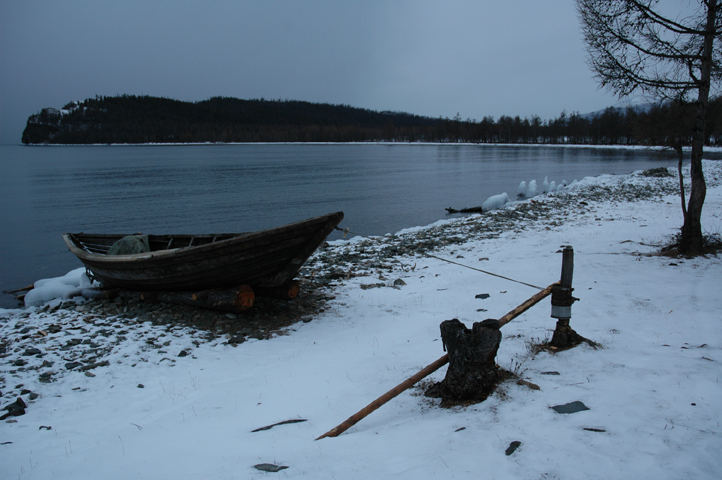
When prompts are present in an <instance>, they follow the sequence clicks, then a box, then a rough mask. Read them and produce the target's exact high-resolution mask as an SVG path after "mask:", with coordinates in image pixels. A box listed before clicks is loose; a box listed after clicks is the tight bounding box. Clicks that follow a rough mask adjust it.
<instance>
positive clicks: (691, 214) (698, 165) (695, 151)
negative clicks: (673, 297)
mask: <svg viewBox="0 0 722 480" xmlns="http://www.w3.org/2000/svg"><path fill="white" fill-rule="evenodd" d="M716 17H717V2H716V1H713V2H709V4H708V7H707V25H706V28H705V35H704V46H703V50H702V64H701V72H700V73H701V75H700V77H701V78H700V79H699V81H698V85H699V89H698V90H697V91H698V96H697V114H696V117H695V121H694V130H693V134H692V156H691V162H690V177H691V180H692V188H691V189H690V193H689V201H688V202H687V214H686V215H685V217H684V225H682V235H681V237H680V240H679V250H680V252H681V253H686V254H697V253H701V252H702V249H703V248H704V238H703V236H702V222H701V217H702V205H703V204H704V199H705V196H706V195H707V185H706V184H705V181H704V173H703V172H702V153H703V149H704V140H705V117H706V114H707V107H708V105H709V89H710V77H711V72H712V47H713V44H714V38H715V21H716Z"/></svg>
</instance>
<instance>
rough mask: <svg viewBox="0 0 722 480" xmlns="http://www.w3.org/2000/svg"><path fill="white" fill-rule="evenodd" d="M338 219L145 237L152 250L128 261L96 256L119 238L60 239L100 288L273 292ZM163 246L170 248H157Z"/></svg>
mask: <svg viewBox="0 0 722 480" xmlns="http://www.w3.org/2000/svg"><path fill="white" fill-rule="evenodd" d="M342 219H343V213H342V212H336V213H330V214H328V215H323V216H320V217H315V218H310V219H308V220H304V221H302V222H297V223H293V224H290V225H285V226H283V227H278V228H274V229H271V230H263V231H259V232H254V233H244V234H217V235H213V234H210V235H149V238H150V244H151V247H152V250H151V251H150V252H147V253H136V254H131V255H108V254H105V253H102V252H103V251H104V249H106V248H109V247H110V245H112V243H113V242H115V241H116V240H118V239H120V238H122V237H123V236H124V235H102V234H84V233H76V234H71V233H66V234H64V235H63V239H64V240H65V243H66V244H67V246H68V248H69V249H70V251H71V252H72V253H73V254H75V255H76V256H77V257H78V258H79V259H80V261H81V262H83V264H84V265H85V266H86V267H87V268H88V270H89V271H90V272H91V274H92V275H93V277H94V278H95V279H96V280H98V281H100V282H101V283H102V285H103V286H104V287H106V288H122V289H129V290H141V291H142V290H204V289H212V288H223V287H231V286H235V285H241V284H248V285H254V286H261V287H275V286H280V285H283V284H284V283H286V282H288V281H290V280H291V279H293V277H294V276H295V275H296V274H297V273H298V270H299V269H300V268H301V266H302V265H303V264H304V262H305V261H306V260H307V259H308V257H309V256H311V254H312V253H313V252H314V251H315V250H316V249H317V248H318V246H319V245H321V243H322V242H323V241H324V240H325V238H326V237H327V236H328V235H329V233H331V231H333V229H334V228H335V227H336V226H337V225H338V224H339V222H340V221H341V220H342ZM194 241H195V242H196V243H197V244H196V245H194V244H193V242H194ZM174 242H175V243H174ZM186 242H187V244H188V245H186ZM165 245H167V246H168V247H170V248H159V246H165ZM176 245H180V246H176ZM106 251H107V250H106Z"/></svg>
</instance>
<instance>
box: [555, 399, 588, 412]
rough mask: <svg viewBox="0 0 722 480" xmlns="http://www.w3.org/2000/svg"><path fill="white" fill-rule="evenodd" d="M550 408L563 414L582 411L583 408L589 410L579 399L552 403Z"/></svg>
mask: <svg viewBox="0 0 722 480" xmlns="http://www.w3.org/2000/svg"><path fill="white" fill-rule="evenodd" d="M551 408H552V409H553V410H554V411H555V412H557V413H564V414H570V413H577V412H583V411H584V410H589V407H587V406H586V405H584V404H583V403H582V402H580V401H579V400H575V401H573V402H569V403H565V404H563V405H554V406H553V407H551Z"/></svg>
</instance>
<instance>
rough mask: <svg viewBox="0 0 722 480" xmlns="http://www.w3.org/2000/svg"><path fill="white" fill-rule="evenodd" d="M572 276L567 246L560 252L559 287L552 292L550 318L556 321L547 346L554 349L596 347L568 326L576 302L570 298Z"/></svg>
mask: <svg viewBox="0 0 722 480" xmlns="http://www.w3.org/2000/svg"><path fill="white" fill-rule="evenodd" d="M573 276H574V249H573V248H572V247H571V246H570V245H567V246H566V247H564V250H562V274H561V279H560V280H559V285H558V286H557V287H555V288H554V289H553V291H552V313H551V316H552V318H556V319H557V325H556V328H555V329H554V335H552V340H551V342H549V345H550V346H552V347H554V348H556V349H566V348H571V347H575V346H577V345H579V344H580V343H582V342H586V343H588V344H589V345H592V346H596V343H594V342H592V341H591V340H589V339H586V338H584V337H582V336H581V335H579V334H578V333H577V332H575V331H574V329H572V327H570V326H569V320H571V318H572V303H574V301H575V300H576V299H575V298H574V297H573V296H572V291H573V290H574V289H573V288H572V277H573Z"/></svg>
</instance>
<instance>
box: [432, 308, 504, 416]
mask: <svg viewBox="0 0 722 480" xmlns="http://www.w3.org/2000/svg"><path fill="white" fill-rule="evenodd" d="M440 328H441V339H442V341H443V343H444V348H445V349H446V350H447V351H448V353H449V368H448V369H447V371H446V377H445V378H444V380H442V381H441V382H439V383H436V384H434V385H432V386H431V387H429V388H428V389H427V390H426V393H425V394H426V396H428V397H437V398H438V397H440V398H442V400H443V402H442V405H443V404H444V403H447V404H448V403H452V404H453V403H458V402H465V401H475V402H480V401H482V400H484V399H485V398H486V397H488V396H489V394H491V393H492V392H493V391H494V389H495V388H496V385H497V384H498V383H499V381H500V380H501V377H502V376H501V372H500V369H499V367H498V366H497V365H496V361H495V359H496V352H497V350H498V349H499V344H500V343H501V331H500V330H499V322H498V321H497V320H494V319H488V320H484V321H483V322H476V323H474V325H473V326H472V328H471V330H469V329H468V328H466V326H465V325H464V324H463V323H461V322H460V321H459V320H457V319H453V320H446V321H444V322H442V323H441V325H440Z"/></svg>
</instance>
